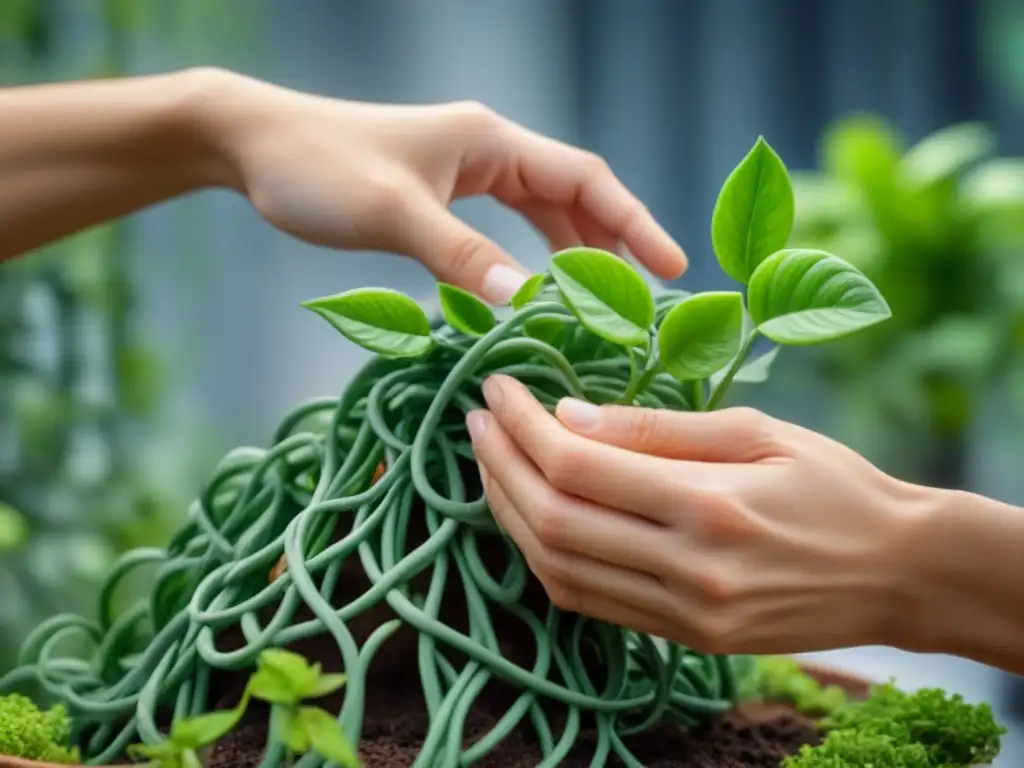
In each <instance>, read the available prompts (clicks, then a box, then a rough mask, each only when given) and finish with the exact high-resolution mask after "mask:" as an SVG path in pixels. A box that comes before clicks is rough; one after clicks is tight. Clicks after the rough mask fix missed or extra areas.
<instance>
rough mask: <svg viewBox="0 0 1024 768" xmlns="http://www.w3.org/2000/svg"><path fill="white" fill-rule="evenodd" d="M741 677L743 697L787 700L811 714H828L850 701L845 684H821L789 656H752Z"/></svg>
mask: <svg viewBox="0 0 1024 768" xmlns="http://www.w3.org/2000/svg"><path fill="white" fill-rule="evenodd" d="M740 681H741V683H740V686H739V688H740V698H741V699H743V700H745V701H785V702H788V703H790V704H792V705H793V706H794V707H795V708H796V710H797V711H798V712H800V713H802V714H804V715H807V716H808V717H815V718H818V717H825V716H828V715H831V714H833V713H835V712H838V711H839V710H841V709H843V708H844V707H845V706H847V704H849V697H848V696H847V695H846V692H845V691H844V690H843V689H842V688H840V687H839V686H836V685H822V684H821V683H819V682H818V681H817V680H815V679H814V677H812V676H811V675H809V674H807V673H806V672H804V670H803V669H802V668H801V667H800V664H799V663H798V662H797V661H796V660H794V659H791V658H788V657H786V656H755V657H750V659H749V663H748V665H747V666H746V667H745V668H744V674H743V675H742V677H741V678H740Z"/></svg>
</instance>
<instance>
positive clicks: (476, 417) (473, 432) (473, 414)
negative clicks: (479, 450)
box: [466, 411, 487, 443]
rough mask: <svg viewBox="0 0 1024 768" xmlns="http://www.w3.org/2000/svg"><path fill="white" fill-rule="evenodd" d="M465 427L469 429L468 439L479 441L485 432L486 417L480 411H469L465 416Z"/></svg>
mask: <svg viewBox="0 0 1024 768" xmlns="http://www.w3.org/2000/svg"><path fill="white" fill-rule="evenodd" d="M466 429H468V430H469V439H470V440H472V441H473V442H474V443H478V442H480V441H481V440H483V438H484V434H485V433H486V432H487V417H486V416H485V415H484V414H482V413H481V412H480V411H470V412H469V414H468V415H467V416H466Z"/></svg>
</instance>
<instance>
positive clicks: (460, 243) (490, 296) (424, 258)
mask: <svg viewBox="0 0 1024 768" xmlns="http://www.w3.org/2000/svg"><path fill="white" fill-rule="evenodd" d="M409 208H410V210H408V211H407V213H406V217H405V220H404V221H402V222H397V223H396V230H400V233H399V235H398V236H399V237H400V240H401V242H400V243H399V246H400V249H401V251H402V252H403V253H405V254H407V255H409V256H411V257H413V258H414V259H416V260H417V261H419V262H421V263H422V264H423V266H425V267H426V268H427V269H429V270H430V271H431V273H432V274H433V275H434V277H436V278H437V279H438V280H441V281H443V282H446V283H450V284H452V285H456V286H458V287H459V288H462V289H464V290H467V291H470V292H471V293H475V294H476V295H477V296H480V297H481V298H483V299H484V300H485V301H489V302H490V303H492V304H507V303H508V301H509V300H510V299H511V298H512V295H513V294H514V293H515V292H516V291H517V290H519V287H520V286H521V285H522V284H523V283H524V282H526V280H527V278H529V276H530V273H529V272H528V271H527V270H526V269H525V268H524V267H523V266H522V265H520V264H519V262H517V261H516V260H515V259H514V258H512V256H510V255H509V254H508V253H506V252H505V251H504V250H503V249H502V248H500V247H499V246H498V245H497V244H495V243H494V242H492V241H491V240H490V239H488V238H487V237H485V236H484V235H482V234H481V233H480V232H478V231H476V230H475V229H473V228H472V227H470V226H469V225H468V224H466V223H465V222H464V221H462V220H461V219H460V218H459V217H457V216H456V215H455V214H453V213H452V212H451V211H449V210H448V209H447V208H445V207H444V206H443V205H441V204H439V203H438V202H437V201H435V200H433V199H425V200H422V201H417V202H416V203H415V204H413V205H410V206H409Z"/></svg>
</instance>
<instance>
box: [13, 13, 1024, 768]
mask: <svg viewBox="0 0 1024 768" xmlns="http://www.w3.org/2000/svg"><path fill="white" fill-rule="evenodd" d="M197 64H211V65H219V66H223V67H228V68H232V69H236V70H239V71H243V72H245V73H247V74H250V75H253V76H256V77H260V78H264V79H268V80H272V81H274V82H276V83H279V84H282V85H286V86H290V87H294V88H298V89H302V90H307V91H315V92H317V93H321V94H326V95H331V96H336V97H340V98H348V99H360V100H369V101H389V102H424V101H448V100H456V99H476V100H479V101H482V102H484V103H486V104H488V105H490V106H491V107H493V108H495V109H497V110H499V111H500V112H502V113H504V114H505V115H506V116H508V117H510V118H513V119H515V120H517V121H519V122H522V123H524V124H526V125H528V126H530V127H531V128H533V129H535V130H538V131H541V132H544V133H547V134H550V135H552V136H555V137H557V138H560V139H562V140H565V141H569V142H573V143H576V144H579V145H582V146H585V147H587V148H589V149H592V150H594V151H596V152H598V153H601V154H603V155H604V156H605V157H606V158H607V159H608V160H609V161H610V163H611V165H612V167H613V168H614V169H615V170H616V171H617V173H618V174H619V175H620V176H621V177H622V178H623V179H624V180H625V181H626V183H627V184H628V185H629V186H631V187H632V188H633V190H634V191H635V192H637V193H638V194H639V195H640V197H641V198H642V199H643V200H644V201H645V202H646V203H647V204H648V205H649V206H650V208H651V209H652V210H653V212H654V213H655V215H656V216H657V217H658V218H659V219H660V220H661V221H662V222H663V224H664V225H665V226H666V228H667V229H668V230H669V231H670V232H672V233H673V234H674V235H675V236H676V237H677V238H678V239H679V240H680V241H681V242H682V244H683V245H684V247H685V248H686V250H687V251H688V253H689V255H690V257H691V263H692V267H691V269H690V271H689V273H688V275H687V276H686V278H685V279H684V280H683V281H682V282H683V284H684V285H685V286H687V287H692V288H695V289H706V288H715V287H725V282H726V281H725V280H724V279H723V278H722V276H721V275H720V273H719V270H718V267H717V264H716V263H715V261H714V258H713V255H712V253H711V249H710V243H709V235H708V229H709V222H710V216H711V209H712V206H713V204H714V200H715V196H716V194H717V192H718V188H719V186H720V185H721V183H722V181H723V180H724V178H725V176H726V175H727V174H728V172H729V171H730V170H731V169H732V167H733V166H734V165H735V164H736V163H737V162H738V161H739V159H740V158H741V157H742V156H743V154H744V153H745V152H746V151H747V149H749V147H750V145H751V144H752V143H753V141H754V139H755V138H756V137H757V135H758V134H764V135H765V137H766V138H767V139H768V140H769V142H771V144H772V145H773V146H774V147H775V149H776V150H778V152H779V153H780V154H781V156H782V158H783V159H784V161H785V162H786V163H787V164H788V165H789V167H790V168H791V169H792V170H793V171H794V176H795V182H796V185H797V201H798V206H797V207H798V214H797V231H796V234H795V236H794V243H796V244H824V245H826V246H827V247H828V248H830V249H833V250H835V251H836V252H837V253H839V254H840V255H842V256H844V257H845V258H847V259H849V260H851V261H853V262H855V263H856V264H858V266H860V267H861V268H862V269H864V270H865V271H866V272H868V273H869V274H870V275H871V276H872V277H873V278H874V279H875V280H876V282H878V284H879V285H880V287H881V288H882V291H883V293H884V294H885V295H886V297H887V299H888V300H889V302H890V303H891V304H892V306H893V310H894V320H893V321H892V322H890V323H888V324H886V325H885V326H884V327H880V328H879V329H877V330H876V331H874V332H870V333H865V334H862V335H861V336H858V337H856V338H855V339H851V340H850V341H849V342H848V343H841V344H836V345H833V346H831V347H829V348H828V349H827V350H821V351H820V352H812V351H810V350H807V351H800V350H790V351H787V352H786V353H784V354H783V355H782V360H781V361H780V362H779V363H778V364H777V365H776V366H775V368H774V372H773V379H772V381H771V382H770V383H769V384H768V385H765V386H764V387H763V388H761V389H759V390H756V391H754V390H751V391H745V392H742V393H741V396H742V397H743V398H745V399H746V400H747V402H751V403H753V404H755V405H758V406H760V407H763V408H765V409H766V410H768V411H770V412H772V413H774V414H775V415H778V416H780V417H783V418H787V419H791V420H793V421H796V422H799V423H801V424H804V425H807V426H811V427H814V428H817V429H819V430H822V431H824V432H826V433H828V434H831V435H833V436H835V437H837V438H839V439H841V440H843V441H844V442H847V443H848V444H850V445H853V446H854V447H856V448H857V449H858V450H861V451H863V452H864V453H865V454H867V455H868V456H869V457H870V458H871V459H873V460H874V461H876V462H878V463H879V464H880V465H882V466H883V467H885V468H886V469H887V470H889V471H891V472H893V473H895V474H898V475H899V476H901V477H905V478H907V479H913V480H917V481H921V482H929V483H932V484H936V485H943V486H950V487H952V486H958V487H963V488H969V489H972V490H976V491H979V492H982V493H985V494H988V495H991V496H995V497H998V498H1000V499H1004V500H1006V501H1011V502H1016V503H1021V504H1024V473H1022V472H1021V471H1020V451H1019V447H1020V445H1021V441H1022V440H1024V437H1022V435H1024V418H1022V417H1024V160H1022V159H1021V158H1024V132H1022V131H1021V130H1020V126H1021V124H1022V119H1024V2H1020V0H772V1H771V2H769V0H516V1H515V2H512V1H511V0H489V1H486V2H485V1H483V0H475V1H472V0H430V1H429V2H427V1H426V0H421V1H417V0H289V1H287V2H286V0H260V1H257V0H247V1H246V2H243V1H242V0H161V1H160V2H156V1H155V0H150V2H144V0H2V2H0V78H2V82H3V84H5V85H13V84H19V83H30V82H41V81H49V80H63V79H74V78H84V77H94V76H100V75H130V74H137V73H149V72H157V71H165V70H168V69H174V68H180V67H185V66H192V65H197ZM458 210H459V212H460V213H462V214H463V215H464V216H465V217H466V218H467V219H468V220H469V221H470V222H471V223H473V224H474V225H476V226H478V227H480V228H481V229H483V230H484V231H485V232H486V233H487V234H489V235H491V236H492V237H494V238H496V239H497V240H498V241H499V242H500V243H501V244H502V245H504V246H505V247H506V248H508V249H510V250H511V252H513V253H514V254H516V255H517V256H519V257H520V258H521V259H522V260H523V261H524V262H526V263H527V264H528V265H530V266H533V267H540V266H541V265H542V264H543V263H544V260H545V257H546V255H547V253H546V247H545V244H544V243H543V242H542V241H541V240H540V239H539V238H538V237H537V236H536V235H535V234H534V233H533V232H532V231H531V230H530V229H529V228H528V227H527V226H526V225H525V224H523V223H522V222H520V221H519V220H518V219H516V218H515V217H514V216H512V215H510V214H508V213H506V212H504V211H502V210H500V209H498V208H497V207H496V206H494V205H492V204H490V203H489V202H486V201H470V202H468V203H465V204H460V205H459V206H458ZM328 284H329V285H330V291H331V292H335V291H342V290H346V289H348V288H351V287H354V286H355V285H359V284H363V285H365V284H371V285H387V286H390V287H393V288H397V289H400V290H404V291H406V292H408V293H410V294H412V295H413V296H415V297H417V298H421V299H424V300H426V299H429V298H430V297H432V295H433V283H432V281H431V279H430V278H429V276H428V275H427V273H426V272H425V271H424V270H422V269H421V268H420V267H419V266H418V265H415V264H412V263H411V262H409V261H405V260H402V259H398V258H396V257H393V256H381V255H369V254H337V253H330V252H326V251H324V250H320V249H315V248H312V247H308V246H304V245H302V244H300V243H298V242H296V241H294V240H292V239H290V238H289V237H287V236H285V235H282V234H280V233H277V232H276V231H274V230H272V229H271V228H270V227H269V226H268V225H265V224H263V223H262V222H261V221H260V220H259V218H258V217H257V216H256V215H255V214H254V213H253V212H252V211H251V210H250V209H249V208H248V206H247V204H245V203H244V202H243V201H242V200H240V199H238V198H236V197H233V196H231V195H228V194H225V193H207V194H203V195H200V196H196V197H194V198H190V199H184V200H179V201H175V202H173V203H170V204H167V205H164V206H160V207H159V208H156V209H153V210H150V211H147V212H145V213H143V214H141V215H139V216H137V217H135V218H133V219H131V220H127V221H123V222H119V223H118V224H117V225H115V226H109V227H103V228H99V229H96V230H92V231H90V232H87V233H84V234H82V235H79V236H76V237H74V238H71V239H69V240H66V241H64V242H61V243H59V244H57V245H55V246H53V247H51V248H48V249H46V250H45V251H44V252H40V253H37V254H33V255H32V256H31V257H29V258H25V259H20V260H16V261H13V262H10V263H7V264H3V265H0V595H2V597H0V669H2V668H6V667H7V666H9V665H10V664H12V663H13V662H14V654H15V652H16V648H17V644H18V642H19V641H20V640H21V639H22V638H23V637H24V635H25V633H26V632H27V631H29V630H30V629H31V628H32V627H33V626H34V625H35V624H36V623H37V622H38V621H39V620H40V618H42V617H45V616H47V615H49V614H51V613H53V612H55V611H59V610H64V609H69V608H72V609H75V610H83V606H87V605H88V601H89V600H90V599H91V598H92V596H93V595H94V594H95V589H96V584H97V582H98V580H99V579H101V578H102V574H103V571H104V569H105V567H106V564H107V563H109V562H110V559H111V558H112V557H114V556H115V555H116V553H117V552H119V551H122V550H123V549H125V548H128V547H135V546H147V545H157V546H158V545H160V544H161V543H162V542H163V541H165V540H166V538H167V535H168V532H169V531H170V530H173V528H174V527H175V526H176V525H177V524H178V523H179V522H180V521H181V520H182V518H183V516H184V514H185V510H186V507H187V504H188V502H189V500H190V499H191V498H192V497H193V495H194V494H195V493H196V492H197V490H198V488H199V486H200V484H201V483H202V482H203V480H204V478H205V475H206V472H207V471H208V470H209V469H210V468H211V467H212V462H213V461H214V460H215V459H216V458H217V457H218V456H219V455H220V454H221V453H222V452H223V451H224V450H226V449H227V448H230V447H233V446H236V445H242V444H263V443H265V441H266V440H268V439H269V436H270V433H271V430H272V429H273V427H274V426H275V425H276V423H277V421H278V419H279V418H280V417H281V416H283V415H284V413H285V412H286V411H287V410H289V409H290V408H291V407H292V406H294V405H295V404H297V403H298V402H299V401H301V400H304V399H306V398H310V397H315V396H320V395H325V394H333V393H337V392H339V391H340V390H341V389H342V388H343V387H344V386H345V382H346V380H347V378H348V377H349V376H350V375H351V374H352V372H353V371H354V369H355V368H356V367H357V366H358V365H359V364H360V363H361V361H362V357H361V355H360V354H359V353H358V352H355V351H354V350H353V347H352V346H351V345H345V344H339V342H338V338H337V335H336V334H335V333H334V331H332V330H331V329H330V328H329V327H327V325H326V324H324V323H321V322H318V321H317V320H316V319H315V318H313V317H312V316H311V315H309V313H308V312H306V311H304V310H302V309H301V308H300V307H299V302H300V301H302V300H304V299H307V298H310V297H312V296H315V295H321V294H323V293H325V292H327V291H325V289H324V286H325V285H328ZM823 657H824V658H828V659H831V660H834V661H836V662H838V663H841V664H844V665H846V666H848V667H850V668H852V669H855V670H858V671H862V672H865V673H868V674H871V675H874V676H877V677H881V678H885V677H888V676H890V675H896V676H897V677H898V679H899V680H900V681H901V682H903V683H904V684H906V685H908V686H922V685H928V686H942V687H945V688H947V689H950V690H954V691H959V692H961V693H963V694H964V695H965V696H966V697H968V698H970V699H972V700H987V701H990V702H992V703H993V705H994V706H995V707H996V709H997V711H998V714H999V715H1000V716H1001V717H1002V718H1003V719H1004V720H1006V721H1007V722H1008V724H1009V725H1010V728H1011V734H1010V736H1009V737H1008V740H1007V746H1006V749H1005V755H1004V757H1003V758H1002V760H1001V761H1000V763H999V765H1001V766H1002V765H1007V766H1008V765H1014V764H1017V765H1019V764H1020V761H1021V759H1022V758H1024V684H1021V683H1019V682H1017V681H1015V680H1012V679H1010V678H1009V677H1008V676H1006V675H1003V674H1001V673H999V672H997V671H995V670H992V669H988V668H985V667H982V666H980V665H977V664H972V663H968V662H964V661H962V660H957V659H952V658H947V657H941V656H921V655H912V654H905V653H898V652H895V651H892V650H889V649H883V648H866V649H850V650H845V651H838V652H834V653H830V654H824V656H823Z"/></svg>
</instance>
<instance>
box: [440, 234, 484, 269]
mask: <svg viewBox="0 0 1024 768" xmlns="http://www.w3.org/2000/svg"><path fill="white" fill-rule="evenodd" d="M487 248H488V243H487V239H486V238H485V237H484V236H483V235H481V234H479V233H478V232H467V233H466V234H464V235H462V236H461V237H460V238H459V240H458V242H457V243H456V244H455V247H454V248H453V249H452V252H451V256H450V257H449V259H448V263H447V265H446V266H447V269H448V271H449V272H450V274H451V275H462V274H463V273H464V272H465V271H466V270H467V269H468V268H469V267H470V265H472V264H473V263H475V262H476V261H477V260H478V259H479V258H480V257H481V255H482V254H484V253H485V252H486V251H487Z"/></svg>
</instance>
